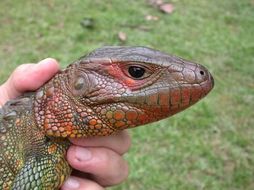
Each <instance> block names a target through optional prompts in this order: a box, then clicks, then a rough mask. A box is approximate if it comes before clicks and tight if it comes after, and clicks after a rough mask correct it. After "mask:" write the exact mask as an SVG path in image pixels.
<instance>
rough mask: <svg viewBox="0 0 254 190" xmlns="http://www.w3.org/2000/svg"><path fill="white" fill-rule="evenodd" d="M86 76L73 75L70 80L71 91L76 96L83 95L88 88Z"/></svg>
mask: <svg viewBox="0 0 254 190" xmlns="http://www.w3.org/2000/svg"><path fill="white" fill-rule="evenodd" d="M87 81H88V80H87V76H85V75H80V76H75V78H74V79H73V82H72V87H71V89H72V93H73V94H74V95H76V96H81V95H82V96H83V95H84V94H85V93H86V91H87V89H88V82H87Z"/></svg>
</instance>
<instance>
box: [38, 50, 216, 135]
mask: <svg viewBox="0 0 254 190" xmlns="http://www.w3.org/2000/svg"><path fill="white" fill-rule="evenodd" d="M55 78H57V77H55ZM58 78H63V79H62V80H61V81H65V82H64V83H62V84H61V85H59V84H58V83H59V82H58V83H57V82H55V84H54V85H53V84H51V85H49V84H48V85H46V88H47V89H46V90H44V91H46V92H48V94H53V95H52V96H53V97H54V96H55V98H53V99H52V98H51V104H49V103H47V104H48V105H47V107H48V108H47V110H45V112H48V113H49V115H51V116H50V117H51V118H52V115H54V117H55V118H56V119H57V121H61V123H64V125H62V124H58V126H55V125H54V122H53V120H52V122H49V119H48V120H47V122H46V124H45V119H44V126H45V125H46V127H47V128H48V131H47V134H48V135H56V133H57V135H58V136H71V137H79V136H95V135H109V134H111V133H113V132H115V131H118V130H122V129H125V128H132V127H136V126H139V125H143V124H147V123H151V122H154V121H157V120H160V119H163V118H166V117H169V116H172V115H174V114H176V113H178V112H180V111H182V110H184V109H186V108H188V107H190V106H191V105H193V104H194V103H196V102H198V101H199V100H200V99H201V98H203V97H204V96H206V95H207V94H208V92H209V91H210V90H211V89H212V88H213V78H212V76H211V74H210V73H209V72H208V70H207V69H206V68H205V67H203V66H201V65H199V64H196V63H192V62H189V61H187V60H183V59H181V58H178V57H175V56H171V55H167V54H165V53H162V52H159V51H156V50H153V49H150V48H145V47H104V48H100V49H97V50H95V51H94V52H92V53H90V54H89V55H87V56H85V57H82V58H80V59H79V60H78V61H76V62H74V63H73V64H72V65H70V66H69V67H68V68H67V69H66V70H65V71H64V72H63V73H62V74H59V77H58ZM55 81H58V80H56V79H55ZM51 83H52V82H51ZM56 84H58V87H56ZM50 86H54V87H50ZM52 88H54V89H53V90H52ZM58 88H59V89H61V90H59V92H58V93H57V89H58ZM50 89H51V90H50ZM51 91H54V92H51ZM59 93H61V94H59ZM37 94H38V93H37ZM54 94H56V95H54ZM57 94H58V95H57ZM57 101H58V102H60V103H61V104H58V103H57ZM48 102H50V101H48ZM52 104H53V105H52ZM50 107H51V111H49V110H50V109H49V108H50ZM53 108H54V110H55V111H52V109H53ZM57 112H59V114H58V116H57V114H56V113H57ZM46 118H47V116H46ZM64 118H68V119H67V120H66V119H64ZM55 123H57V122H55ZM54 126H55V127H54ZM60 127H62V128H63V129H62V131H63V132H58V131H59V129H60ZM54 128H55V132H54V130H53V129H54Z"/></svg>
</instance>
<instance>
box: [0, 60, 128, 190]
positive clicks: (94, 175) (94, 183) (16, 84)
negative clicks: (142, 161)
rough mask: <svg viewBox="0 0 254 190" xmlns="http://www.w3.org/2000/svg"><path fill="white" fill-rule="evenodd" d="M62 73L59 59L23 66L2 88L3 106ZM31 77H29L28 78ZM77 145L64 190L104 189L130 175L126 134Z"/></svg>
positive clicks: (70, 156)
mask: <svg viewBox="0 0 254 190" xmlns="http://www.w3.org/2000/svg"><path fill="white" fill-rule="evenodd" d="M58 70H59V65H58V63H57V62H56V60H54V59H51V58H47V59H44V60H42V61H41V62H39V63H38V64H24V65H21V66H19V67H18V68H17V69H16V70H15V71H14V72H13V73H12V74H11V76H10V77H9V79H8V80H7V81H6V82H5V83H4V84H3V85H1V86H0V107H1V106H2V105H3V104H4V103H5V102H6V101H8V100H10V99H13V98H15V97H17V96H19V95H21V94H22V93H24V92H26V91H34V90H36V89H38V88H39V87H40V86H42V85H43V84H44V83H45V82H46V81H48V80H49V79H50V78H51V77H53V76H54V74H56V73H57V72H58ZM27 76H29V77H27ZM70 141H71V142H72V143H73V145H72V146H71V147H70V148H69V150H68V152H67V160H68V162H69V164H70V165H71V166H72V168H74V171H73V173H72V176H70V177H69V179H68V180H67V181H66V182H65V183H64V185H63V186H62V188H61V189H62V190H67V189H68V190H72V189H75V190H80V189H89V190H101V189H104V187H107V186H112V185H116V184H119V183H121V182H122V181H123V180H124V179H126V177H127V176H128V165H127V163H126V161H125V160H124V159H123V157H122V155H123V154H124V153H125V152H127V150H128V149H129V147H130V143H131V141H130V137H129V135H128V133H127V132H126V131H122V132H120V133H118V134H116V135H112V136H109V137H94V138H92V137H91V138H80V139H70Z"/></svg>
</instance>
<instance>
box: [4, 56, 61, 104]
mask: <svg viewBox="0 0 254 190" xmlns="http://www.w3.org/2000/svg"><path fill="white" fill-rule="evenodd" d="M58 70H59V64H58V63H57V61H56V60H54V59H52V58H47V59H44V60H42V61H40V62H39V63H38V64H24V65H20V66H19V67H17V68H16V69H15V71H14V72H13V73H12V74H11V76H10V78H9V79H8V80H7V81H6V82H5V83H4V84H3V85H2V86H0V91H1V92H2V94H1V95H2V96H3V97H0V98H1V101H2V102H5V101H7V100H9V99H12V98H15V97H17V96H19V95H21V94H22V93H24V92H25V91H33V90H36V89H38V88H39V87H40V86H42V85H43V84H44V83H45V82H47V81H48V80H49V79H50V78H51V77H52V76H54V75H55V74H56V73H57V72H58Z"/></svg>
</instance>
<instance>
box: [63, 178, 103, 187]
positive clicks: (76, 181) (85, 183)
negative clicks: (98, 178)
mask: <svg viewBox="0 0 254 190" xmlns="http://www.w3.org/2000/svg"><path fill="white" fill-rule="evenodd" d="M61 189H62V190H82V189H89V190H103V189H104V188H103V187H101V186H100V185H99V184H97V183H96V182H94V181H91V180H88V179H81V178H79V177H73V176H71V177H69V178H68V179H67V181H65V183H64V184H63V186H62V187H61Z"/></svg>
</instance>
